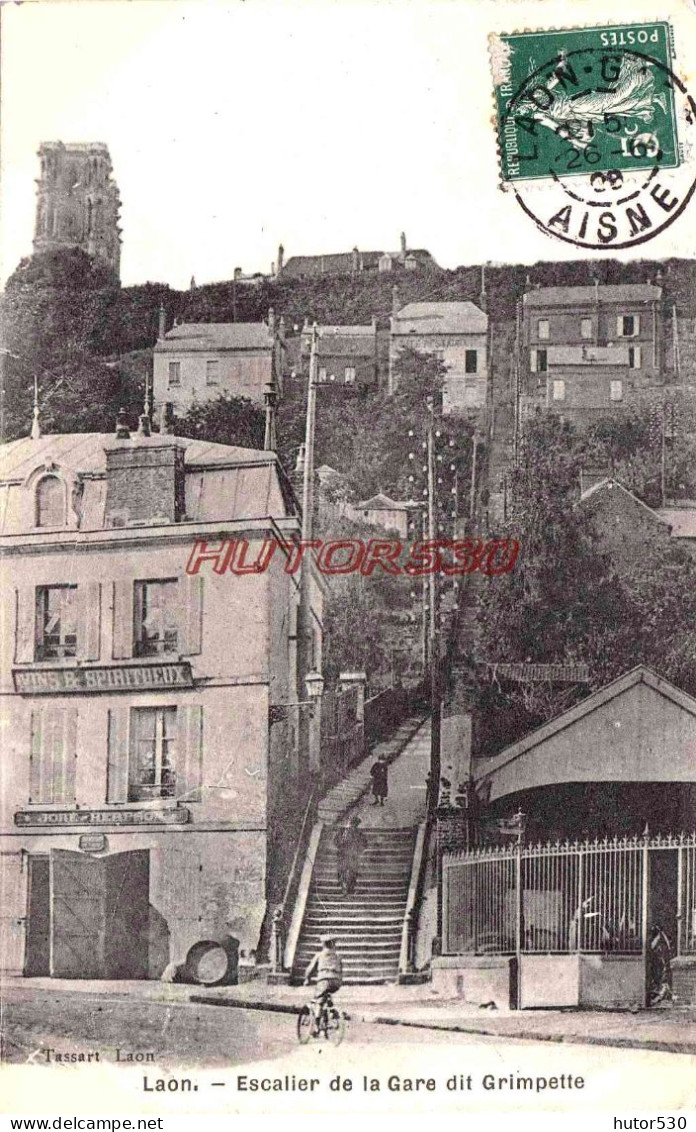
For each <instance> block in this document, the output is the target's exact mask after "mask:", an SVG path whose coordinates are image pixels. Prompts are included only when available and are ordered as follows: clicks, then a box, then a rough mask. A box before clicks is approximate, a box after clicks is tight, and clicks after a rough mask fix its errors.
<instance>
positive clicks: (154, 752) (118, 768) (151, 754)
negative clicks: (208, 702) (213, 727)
mask: <svg viewBox="0 0 696 1132" xmlns="http://www.w3.org/2000/svg"><path fill="white" fill-rule="evenodd" d="M202 758H203V708H202V707H201V706H200V705H198V704H183V705H177V706H176V707H174V706H171V705H167V706H162V707H149V708H138V707H134V708H130V707H128V706H127V705H125V704H124V705H123V706H120V707H115V708H112V709H110V711H109V725H108V760H107V785H106V800H107V802H110V803H115V804H118V803H124V802H129V801H130V802H142V801H149V800H151V799H152V800H154V799H167V798H170V799H171V800H172V801H174V800H176V801H179V802H195V801H200V799H201V785H202Z"/></svg>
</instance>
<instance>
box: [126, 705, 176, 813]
mask: <svg viewBox="0 0 696 1132" xmlns="http://www.w3.org/2000/svg"><path fill="white" fill-rule="evenodd" d="M176 716H177V712H176V708H175V707H149V708H133V709H132V710H131V737H130V762H129V767H128V801H129V802H146V801H148V799H150V798H173V797H175V795H176V764H177V750H176V748H177V718H176Z"/></svg>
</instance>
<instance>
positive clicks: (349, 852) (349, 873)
mask: <svg viewBox="0 0 696 1132" xmlns="http://www.w3.org/2000/svg"><path fill="white" fill-rule="evenodd" d="M359 826H360V818H359V817H358V815H357V814H353V816H352V818H351V819H350V822H349V823H348V825H347V826H345V827H344V828H343V829H339V831H338V833H337V834H336V837H335V838H334V844H335V846H336V850H337V866H338V883H339V884H340V886H341V890H342V892H343V895H344V896H350V894H351V893H352V892H354V891H355V885H356V884H357V881H358V869H359V867H360V856H361V854H362V851H363V849H364V848H365V834H364V833H363V832H362V830H361V829H360V828H359Z"/></svg>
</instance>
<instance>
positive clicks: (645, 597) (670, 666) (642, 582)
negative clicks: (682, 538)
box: [476, 414, 696, 752]
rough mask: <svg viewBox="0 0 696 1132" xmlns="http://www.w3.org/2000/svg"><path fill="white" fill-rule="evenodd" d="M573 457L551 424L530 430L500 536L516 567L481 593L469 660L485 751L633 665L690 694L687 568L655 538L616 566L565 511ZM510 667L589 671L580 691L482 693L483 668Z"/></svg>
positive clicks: (575, 514) (691, 580)
mask: <svg viewBox="0 0 696 1132" xmlns="http://www.w3.org/2000/svg"><path fill="white" fill-rule="evenodd" d="M581 458H582V457H581V453H580V452H579V449H578V445H577V443H576V438H575V437H574V435H573V433H572V431H571V430H569V429H568V428H567V427H565V426H564V425H563V424H562V423H561V422H560V421H559V420H558V418H557V417H555V416H554V415H553V414H549V415H547V416H545V417H541V418H539V419H537V420H535V421H534V422H533V423H531V424H530V425H529V426H528V428H527V430H526V432H525V435H524V442H523V448H522V453H521V459H520V464H519V467H518V468H517V469H516V472H515V475H514V478H513V487H512V500H511V512H510V515H509V518H508V520H507V521H506V523H505V524H504V525H503V530H502V531H501V534H503V535H507V536H508V537H514V538H517V539H518V540H519V542H520V548H521V549H520V554H519V558H518V560H517V564H516V566H515V569H514V570H513V571H512V572H511V573H509V574H505V575H502V576H501V577H496V578H490V579H483V580H482V582H481V584H480V598H479V607H478V635H477V643H476V660H477V661H478V665H479V691H480V703H479V707H480V708H481V709H482V716H484V717H485V718H486V722H485V724H483V725H482V730H481V732H480V734H481V740H482V745H483V747H484V749H486V750H488V751H489V752H490V751H493V750H495V749H498V748H499V747H500V746H502V745H504V744H506V743H509V742H513V741H514V740H515V739H517V738H519V737H520V736H521V735H523V734H525V733H527V732H528V731H529V730H531V729H532V728H533V727H535V726H538V725H540V724H541V723H543V722H545V721H546V720H547V719H550V718H551V717H553V716H554V715H557V714H558V713H559V712H561V711H563V710H565V709H566V708H567V707H569V706H570V705H571V704H572V703H573V702H576V701H577V700H579V699H581V698H582V697H583V696H584V695H586V694H587V693H588V692H590V691H594V690H596V689H598V688H600V687H602V686H603V685H605V684H606V683H608V682H609V681H610V680H613V679H615V678H616V677H617V676H619V675H621V674H622V673H623V672H626V671H628V670H629V669H631V668H633V667H635V665H636V664H641V663H643V664H646V665H649V666H651V667H652V668H654V669H655V670H656V671H657V672H658V673H659V674H660V675H662V676H664V677H666V678H667V679H669V680H672V681H674V682H675V683H676V684H678V685H679V686H680V687H682V688H684V689H685V690H687V691H690V692H692V693H694V692H696V671H695V670H694V664H693V658H694V656H696V562H695V561H694V560H693V558H692V557H691V556H690V555H689V554H688V553H687V552H685V551H684V550H683V548H680V547H678V546H675V545H674V544H673V543H671V542H670V541H669V538H668V536H664V535H662V534H659V533H655V534H653V535H648V536H646V540H645V545H644V547H643V548H642V553H641V554H640V555H636V556H635V559H634V560H631V561H628V562H627V561H626V560H624V561H623V562H622V563H621V565H619V560H618V559H616V560H615V559H614V558H613V557H612V555H611V546H610V545H607V544H600V542H599V538H598V533H597V531H596V529H595V527H594V524H593V521H592V519H591V516H590V514H589V513H588V512H586V511H585V510H583V509H579V508H577V507H575V506H574V504H575V503H576V502H577V486H576V485H577V475H578V469H579V461H580V460H581ZM515 661H523V662H524V661H530V662H538V663H555V664H566V665H573V664H587V665H588V668H589V674H590V679H589V683H588V684H587V685H579V684H577V685H571V686H570V687H563V686H558V685H549V684H531V683H530V684H518V685H506V686H502V685H500V684H496V683H493V684H491V681H490V677H489V670H488V668H487V665H489V664H495V663H496V662H515Z"/></svg>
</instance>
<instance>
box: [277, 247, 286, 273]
mask: <svg viewBox="0 0 696 1132" xmlns="http://www.w3.org/2000/svg"><path fill="white" fill-rule="evenodd" d="M284 261H285V248H284V247H283V245H282V244H278V265H277V273H278V275H281V274H282V272H283V267H284V265H285V263H284Z"/></svg>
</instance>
